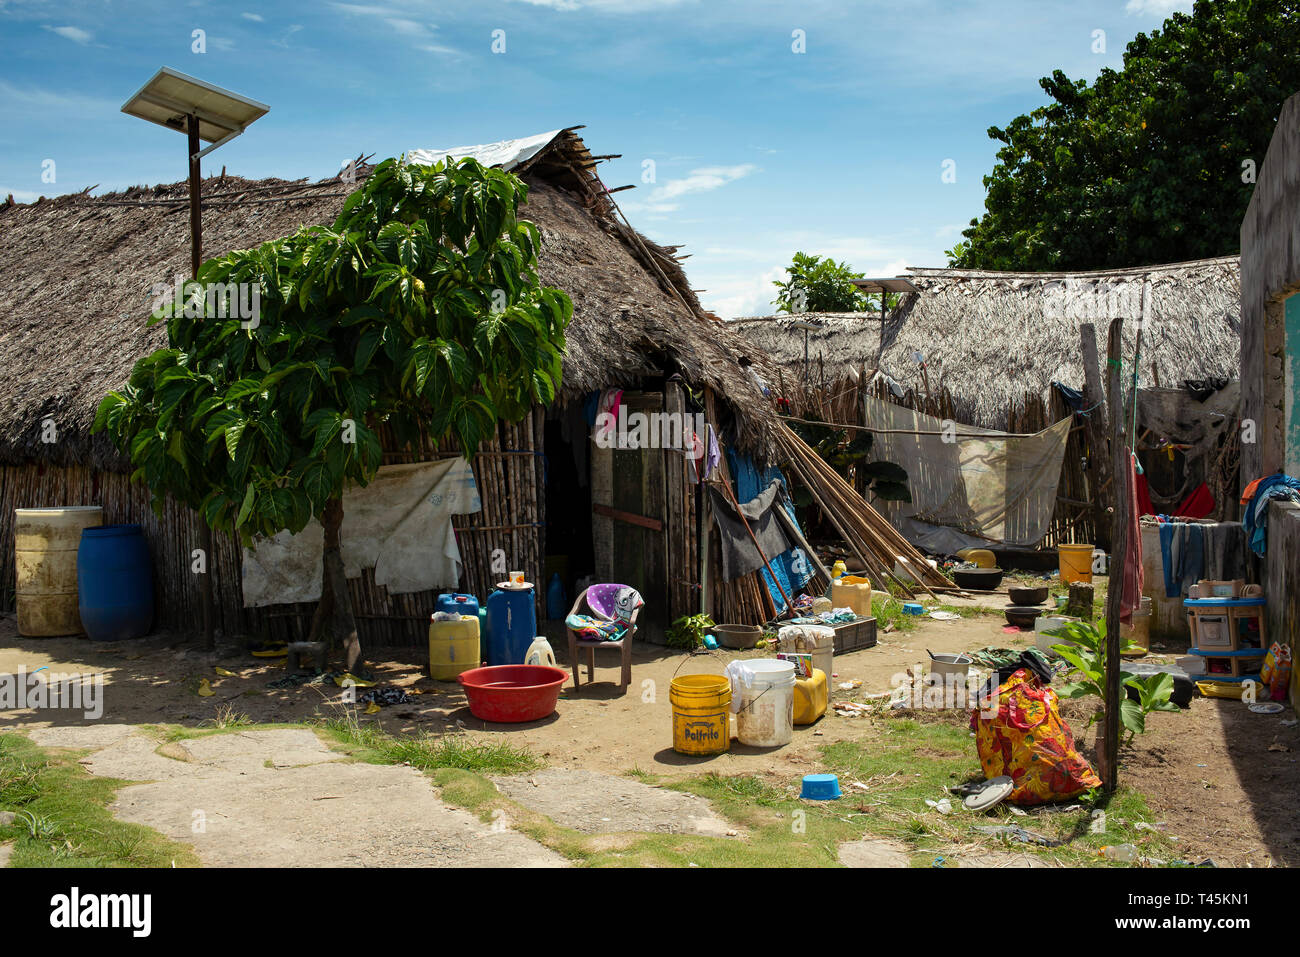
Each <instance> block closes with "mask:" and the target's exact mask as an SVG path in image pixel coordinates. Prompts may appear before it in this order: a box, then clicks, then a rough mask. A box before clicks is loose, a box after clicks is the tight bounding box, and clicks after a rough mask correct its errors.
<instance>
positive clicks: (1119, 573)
mask: <svg viewBox="0 0 1300 957" xmlns="http://www.w3.org/2000/svg"><path fill="white" fill-rule="evenodd" d="M1123 330H1124V320H1123V319H1112V320H1111V323H1110V335H1109V342H1108V346H1109V348H1108V349H1107V357H1108V361H1107V363H1106V400H1107V402H1108V404H1109V405H1110V428H1111V439H1110V442H1111V459H1110V463H1111V476H1112V479H1113V488H1114V501H1115V518H1114V523H1113V524H1112V525H1111V545H1112V549H1111V553H1110V568H1109V571H1108V573H1107V585H1106V674H1105V688H1104V690H1105V692H1106V698H1105V707H1106V716H1105V718H1104V719H1103V721H1104V722H1105V723H1104V724H1103V725H1102V728H1103V730H1104V731H1105V735H1104V738H1103V740H1102V745H1103V747H1102V748H1101V749H1100V750H1099V752H1098V757H1099V758H1101V759H1102V760H1101V780H1102V784H1103V785H1104V786H1105V788H1106V791H1107V792H1108V793H1114V791H1115V788H1116V787H1117V786H1118V784H1119V737H1120V715H1119V709H1120V701H1121V700H1122V699H1121V697H1120V695H1121V692H1122V689H1121V688H1120V673H1119V668H1120V653H1119V649H1120V634H1119V629H1120V622H1119V615H1120V602H1121V599H1122V598H1123V593H1124V558H1125V554H1126V548H1127V545H1128V512H1129V495H1128V486H1127V470H1128V469H1129V468H1130V466H1129V462H1128V454H1129V453H1128V449H1127V448H1126V446H1125V444H1124V409H1123V405H1124V400H1123V394H1124V389H1123V385H1122V384H1121V383H1120V359H1121V356H1122V347H1123V335H1122V333H1123Z"/></svg>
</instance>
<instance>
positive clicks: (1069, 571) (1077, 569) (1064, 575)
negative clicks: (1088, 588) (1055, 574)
mask: <svg viewBox="0 0 1300 957" xmlns="http://www.w3.org/2000/svg"><path fill="white" fill-rule="evenodd" d="M1092 551H1093V547H1092V546H1091V545H1058V546H1057V547H1056V553H1057V556H1058V557H1059V558H1060V561H1061V584H1062V585H1069V584H1070V583H1071V582H1083V583H1084V584H1090V583H1091V582H1092Z"/></svg>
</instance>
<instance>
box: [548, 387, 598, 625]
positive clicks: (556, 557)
mask: <svg viewBox="0 0 1300 957" xmlns="http://www.w3.org/2000/svg"><path fill="white" fill-rule="evenodd" d="M588 432H589V430H588V428H587V422H586V417H585V415H584V413H583V409H582V406H581V404H579V403H570V404H569V405H567V406H565V407H564V408H561V409H554V408H552V409H550V410H548V411H547V416H546V513H545V514H546V536H545V540H546V556H545V561H544V564H543V568H542V581H541V582H540V583H539V589H540V590H541V592H542V594H546V590H547V588H548V587H549V585H550V581H551V578H552V576H554V575H556V574H558V575H559V576H560V581H561V583H562V584H563V585H564V594H565V598H566V605H565V608H564V611H565V612H566V613H567V612H568V610H569V609H568V605H570V604H572V603H573V597H574V596H575V595H576V594H577V593H578V592H579V591H581V590H582V588H581V587H579V583H580V582H583V581H584V580H585V579H591V578H594V577H595V575H596V553H595V546H594V539H593V536H592V513H591V440H590V438H589V437H588Z"/></svg>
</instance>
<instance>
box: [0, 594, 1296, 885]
mask: <svg viewBox="0 0 1300 957" xmlns="http://www.w3.org/2000/svg"><path fill="white" fill-rule="evenodd" d="M957 603H958V604H960V603H961V602H957ZM969 603H972V604H973V603H978V604H983V605H1000V604H1001V602H1000V601H999V600H998V599H997V598H996V597H994V598H988V597H985V598H981V599H976V600H975V601H973V602H969ZM1032 638H1033V635H1032V633H1028V632H1021V633H1015V632H1011V633H1009V632H1008V631H1007V630H1006V625H1005V623H1004V622H1003V621H1002V619H1001V618H998V617H993V616H984V617H976V618H967V619H961V620H959V621H936V620H933V619H929V618H925V619H922V620H921V621H920V624H919V626H918V627H917V628H916V629H915V630H913V631H909V632H894V633H892V634H881V635H880V636H879V643H878V645H877V646H876V647H875V648H871V649H864V650H861V651H857V652H853V653H850V654H847V655H843V656H837V657H836V658H835V670H836V675H835V676H834V677H832V679H831V683H832V689H833V690H834V689H835V686H837V685H838V684H840V683H841V682H847V681H850V680H852V679H860V680H861V681H862V686H861V688H860V689H858V690H855V691H852V692H845V691H835V693H834V697H836V698H844V697H849V698H854V699H857V700H861V698H862V697H863V696H864V695H866V694H871V693H880V692H886V691H889V690H890V688H891V686H892V685H893V683H894V682H895V681H896V680H897V679H898V677H899V676H900V675H901V674H902V673H903V672H905V671H906V669H908V668H913V667H915V666H916V665H918V664H921V663H923V662H924V661H925V660H926V651H927V649H928V650H929V651H932V652H936V653H941V652H961V651H970V650H973V649H977V648H981V647H985V646H990V645H992V646H998V647H1010V648H1017V649H1022V648H1025V647H1029V646H1030V644H1031V643H1032ZM552 644H553V645H554V646H555V650H556V652H557V655H558V656H559V657H560V658H561V665H562V666H564V665H565V662H564V660H563V658H564V653H565V648H564V647H563V642H561V641H557V640H556V639H555V638H552ZM1176 650H1177V649H1170V652H1173V651H1176ZM372 654H373V655H374V657H375V658H376V659H379V660H375V661H373V662H372V663H371V665H370V668H371V670H372V671H373V673H374V675H375V677H376V679H377V680H378V681H379V682H380V683H382V684H393V685H397V686H399V687H402V688H405V689H406V690H408V691H409V692H418V694H417V695H415V696H414V697H413V699H412V703H410V704H401V705H393V706H389V707H386V708H383V709H382V710H381V711H380V712H379V713H378V714H376V715H374V716H370V717H366V718H364V719H363V720H373V721H375V722H376V723H378V724H379V725H381V726H382V727H383V728H384V729H385V730H387V731H389V732H392V733H403V732H419V731H430V732H440V731H445V730H448V729H464V730H468V731H471V732H474V733H476V734H480V735H486V736H491V737H496V736H500V737H502V738H505V739H508V740H509V741H511V742H512V743H515V744H518V745H521V746H527V747H528V748H530V749H532V750H533V751H535V752H536V753H537V754H539V755H541V756H543V757H544V758H545V760H546V761H547V764H548V768H549V769H551V770H549V771H548V773H554V771H556V770H564V771H568V772H576V771H582V772H601V773H604V774H612V775H623V774H625V773H626V772H628V771H630V770H636V769H639V770H642V771H648V772H651V773H668V774H681V773H705V772H717V773H719V774H759V775H762V776H764V777H767V778H769V779H773V780H776V779H780V780H783V781H786V782H789V781H791V780H797V778H798V777H800V776H802V775H803V774H807V773H810V772H816V771H818V770H821V767H820V766H819V759H820V755H819V753H818V751H817V748H818V746H820V745H823V744H827V743H830V742H833V741H838V740H845V739H860V738H863V737H865V736H866V735H868V734H870V733H871V732H870V731H868V730H865V729H866V727H867V726H866V724H865V723H864V722H862V721H861V720H855V719H852V718H845V717H840V716H838V715H835V714H834V713H828V714H827V716H826V717H825V718H823V719H822V720H821V721H819V722H818V723H817V724H815V725H812V726H809V727H805V728H796V729H795V736H794V740H793V742H792V743H791V744H790V745H788V746H786V747H784V748H778V749H774V750H773V749H756V748H749V747H746V746H744V745H740V744H739V743H738V742H736V741H734V740H733V742H732V747H731V750H730V752H729V753H727V754H723V755H717V756H713V757H707V758H691V757H687V756H684V755H680V754H677V753H676V752H675V751H673V750H672V748H671V744H672V740H671V738H672V733H671V709H670V704H669V700H668V689H669V684H670V682H671V680H672V678H673V676H674V675H677V674H690V673H712V674H720V673H722V671H723V668H724V667H725V665H726V663H727V661H729V660H730V659H731V658H732V657H733V656H734V655H735V654H736V653H735V652H723V651H717V652H711V653H707V654H701V655H694V656H692V655H687V654H684V653H680V652H674V651H671V650H669V649H665V648H661V647H658V646H653V645H650V646H641V647H638V648H637V649H636V652H635V654H634V657H633V682H632V685H631V687H630V688H629V689H628V691H627V693H625V694H624V693H620V691H619V689H618V688H617V686H616V685H615V684H614V682H615V681H616V679H617V676H618V668H617V663H618V658H617V654H616V653H613V652H611V653H608V654H606V655H601V654H598V655H597V663H598V668H597V674H596V678H597V683H596V684H594V685H591V686H590V687H589V686H587V685H586V683H585V671H584V684H583V687H582V690H581V691H580V692H579V693H576V694H575V693H574V691H573V690H572V687H571V686H566V690H565V692H564V694H563V695H562V697H561V700H560V704H559V708H558V710H557V712H556V714H554V715H552V716H551V717H550V718H548V719H546V720H544V721H540V722H535V723H531V724H526V725H492V724H485V723H484V722H482V721H479V720H478V719H476V718H474V717H473V716H472V715H471V714H470V712H469V710H468V708H467V707H466V704H465V698H464V695H463V693H462V692H461V690H460V688H459V686H458V685H456V684H455V683H452V682H437V681H433V680H431V679H429V678H427V677H424V676H423V675H422V673H421V671H420V666H419V665H418V664H415V663H412V662H411V661H402V660H397V659H398V658H399V657H403V656H404V657H410V658H414V657H415V656H416V653H413V652H410V653H407V652H401V651H393V650H391V649H390V650H389V652H388V653H384V651H383V649H377V650H374V651H372ZM20 666H22V667H25V668H26V669H27V671H28V672H31V671H33V670H35V669H36V668H39V667H41V666H45V667H48V668H49V669H50V670H51V671H54V672H60V671H62V672H81V673H86V672H102V673H103V674H104V675H105V681H106V690H105V712H104V716H103V718H102V719H100V721H99V722H94V721H87V720H85V719H83V718H82V716H81V715H80V714H73V713H69V712H66V711H51V710H43V711H39V712H35V711H30V710H29V711H5V712H0V730H33V729H41V728H52V727H53V728H57V727H59V726H73V727H77V726H80V727H85V726H87V725H95V724H100V723H103V724H110V723H111V724H114V725H130V726H135V725H140V724H150V723H174V724H180V725H185V726H198V725H200V724H203V723H204V722H211V721H212V720H213V719H214V718H216V717H217V716H218V715H220V714H221V713H223V712H224V711H231V710H233V711H235V712H239V713H242V714H244V715H247V716H248V718H250V719H251V720H252V721H254V722H292V721H299V720H305V719H310V718H313V717H322V716H330V715H333V714H337V713H341V710H342V705H341V695H342V691H341V689H339V688H337V687H335V686H333V685H328V686H325V685H303V686H298V687H291V688H285V689H275V688H270V687H268V685H269V683H270V682H272V681H274V680H276V679H279V678H283V677H284V676H285V671H284V670H283V668H282V667H281V661H280V660H277V659H261V658H255V657H252V656H250V655H249V654H248V652H247V651H246V650H244V649H243V648H242V647H238V646H236V645H235V644H234V643H230V644H228V645H225V646H223V647H221V648H220V649H219V650H218V651H217V652H215V653H206V652H203V651H200V650H197V648H196V646H195V644H194V642H193V639H192V638H187V637H185V636H176V635H155V636H150V637H148V638H145V639H140V640H137V641H131V642H121V643H115V644H96V643H92V642H89V641H87V640H85V639H80V638H59V639H34V638H22V637H19V636H18V635H17V633H16V628H15V625H14V619H13V617H12V615H9V616H5V617H0V673H11V672H14V671H16V670H17V669H18V668H19V667H20ZM215 667H221V668H224V669H226V670H228V671H230V672H232V673H233V677H222V676H219V675H218V674H217V673H216V672H215V671H214V668H215ZM201 678H207V679H209V681H210V684H211V688H212V690H213V691H214V694H213V695H212V696H211V697H201V696H199V695H198V694H197V693H196V692H197V688H198V684H199V680H200V679H201ZM1066 713H1067V717H1068V718H1069V720H1070V721H1071V723H1072V724H1074V723H1077V726H1079V727H1081V726H1082V724H1083V723H1084V721H1086V710H1085V709H1084V706H1083V705H1082V703H1075V702H1071V703H1069V704H1068V705H1067V711H1066ZM1294 717H1295V714H1294V712H1293V711H1291V710H1290V709H1289V708H1288V709H1287V711H1285V712H1284V713H1283V714H1281V715H1277V716H1265V715H1256V714H1253V713H1251V712H1250V711H1249V710H1247V708H1246V706H1245V705H1243V704H1241V703H1240V702H1233V701H1222V700H1213V699H1203V698H1199V697H1198V698H1196V699H1195V700H1194V701H1193V703H1192V707H1191V708H1190V709H1189V710H1188V711H1184V712H1181V713H1179V714H1154V715H1152V716H1150V718H1149V720H1148V725H1149V728H1150V730H1149V732H1148V733H1147V734H1146V735H1143V736H1141V737H1139V738H1138V739H1137V740H1136V742H1135V743H1134V744H1133V745H1132V746H1131V747H1129V748H1128V749H1126V751H1125V752H1124V755H1123V757H1122V765H1121V780H1122V781H1123V782H1126V783H1128V784H1131V785H1133V786H1135V787H1136V788H1138V789H1139V790H1141V791H1142V792H1144V793H1145V794H1146V795H1147V797H1148V799H1149V803H1150V806H1151V810H1152V812H1153V814H1155V815H1156V820H1158V821H1159V822H1161V823H1162V824H1163V825H1164V828H1163V829H1164V831H1165V833H1167V834H1169V835H1173V836H1176V837H1178V838H1179V840H1180V842H1181V843H1180V846H1181V847H1185V848H1186V852H1185V855H1184V856H1185V859H1187V860H1189V861H1200V860H1203V859H1205V858H1212V859H1213V860H1215V861H1216V862H1217V863H1219V864H1221V865H1236V866H1247V865H1249V866H1269V865H1275V866H1295V865H1298V864H1300V834H1298V833H1297V828H1296V824H1295V814H1294V796H1295V794H1296V793H1298V792H1300V763H1298V761H1297V758H1298V757H1300V729H1298V728H1297V727H1295V726H1292V727H1290V728H1288V727H1285V726H1283V724H1282V722H1283V721H1284V720H1293V719H1294ZM1092 734H1093V732H1091V731H1090V732H1089V733H1088V735H1087V737H1088V738H1089V739H1091V737H1092ZM1091 743H1092V742H1091V740H1088V741H1081V742H1080V744H1081V745H1084V746H1085V748H1087V749H1088V750H1089V753H1090V746H1091ZM971 763H972V769H973V770H974V769H975V768H976V767H977V761H976V758H975V755H974V749H973V747H972V754H971ZM579 777H581V775H575V776H574V780H577V778H579ZM539 783H540V781H539ZM512 787H518V785H517V783H516V784H514V785H512ZM532 787H533V789H534V790H538V791H539V793H538V794H535V795H533V796H532V798H531V800H530V801H529V802H527V803H546V801H548V800H551V799H550V798H548V797H547V796H546V795H545V794H543V793H540V788H538V787H536V786H532ZM569 790H570V793H576V792H573V791H572V788H570V789H569ZM579 790H580V789H579ZM123 793H124V794H125V793H126V792H123ZM523 797H524V795H520V799H521V803H523V801H522V798H523ZM560 800H561V801H562V800H563V795H561V798H560ZM539 809H540V808H539ZM677 819H680V816H678V818H677ZM701 820H702V821H703V820H704V819H703V818H701ZM703 826H704V829H705V830H708V829H710V828H713V827H715V826H716V825H715V824H714V823H713V822H711V821H709V822H707V823H706V824H704V825H703Z"/></svg>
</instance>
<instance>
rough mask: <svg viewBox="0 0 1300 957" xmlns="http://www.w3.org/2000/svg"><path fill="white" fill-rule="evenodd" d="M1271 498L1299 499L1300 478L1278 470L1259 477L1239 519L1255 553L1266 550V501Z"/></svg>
mask: <svg viewBox="0 0 1300 957" xmlns="http://www.w3.org/2000/svg"><path fill="white" fill-rule="evenodd" d="M1273 499H1278V500H1279V501H1289V502H1297V501H1300V479H1297V478H1293V477H1292V476H1290V475H1287V474H1285V473H1284V472H1278V473H1277V474H1275V475H1270V476H1268V477H1267V478H1264V479H1261V480H1260V481H1259V484H1258V485H1256V486H1255V492H1254V494H1253V495H1252V496H1251V499H1250V502H1249V504H1248V505H1247V506H1246V514H1245V515H1244V516H1243V517H1242V520H1241V521H1242V525H1243V526H1244V527H1245V529H1246V537H1247V540H1248V541H1249V542H1250V550H1251V551H1253V552H1254V553H1255V554H1256V555H1263V554H1264V553H1265V552H1266V551H1267V550H1268V503H1269V502H1270V501H1271V500H1273Z"/></svg>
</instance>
